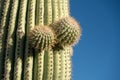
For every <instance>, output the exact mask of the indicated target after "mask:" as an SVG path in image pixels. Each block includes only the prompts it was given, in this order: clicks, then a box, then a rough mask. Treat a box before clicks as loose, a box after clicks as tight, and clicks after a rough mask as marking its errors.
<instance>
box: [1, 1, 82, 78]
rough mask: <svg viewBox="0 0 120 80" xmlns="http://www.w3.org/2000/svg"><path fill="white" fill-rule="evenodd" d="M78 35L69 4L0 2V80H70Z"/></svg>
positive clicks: (66, 2) (59, 2) (77, 26)
mask: <svg viewBox="0 0 120 80" xmlns="http://www.w3.org/2000/svg"><path fill="white" fill-rule="evenodd" d="M80 34H81V29H80V26H79V24H78V23H77V22H76V20H75V19H73V18H72V17H71V16H70V13H69V0H0V65H2V66H0V80H2V79H3V80H71V75H72V73H71V67H72V64H71V56H72V46H73V45H74V44H75V43H76V42H77V41H78V39H79V37H80Z"/></svg>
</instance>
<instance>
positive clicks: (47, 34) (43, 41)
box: [28, 26, 55, 50]
mask: <svg viewBox="0 0 120 80" xmlns="http://www.w3.org/2000/svg"><path fill="white" fill-rule="evenodd" d="M28 38H29V41H30V45H31V47H33V48H35V49H37V50H43V49H45V48H49V47H51V46H53V44H54V42H55V41H54V40H55V36H54V33H53V31H52V30H51V29H50V28H49V27H48V26H36V27H35V28H34V29H33V30H31V31H30V33H29V36H28Z"/></svg>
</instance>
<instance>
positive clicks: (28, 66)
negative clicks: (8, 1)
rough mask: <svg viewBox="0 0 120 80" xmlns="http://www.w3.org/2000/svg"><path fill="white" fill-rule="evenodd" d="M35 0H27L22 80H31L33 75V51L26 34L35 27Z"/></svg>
mask: <svg viewBox="0 0 120 80" xmlns="http://www.w3.org/2000/svg"><path fill="white" fill-rule="evenodd" d="M35 2H36V1H35V0H28V10H27V11H28V12H27V27H26V44H25V64H24V78H23V79H24V80H32V79H33V77H32V73H33V71H32V70H33V51H32V49H31V47H30V45H29V42H28V33H29V32H30V30H31V29H33V28H34V26H35Z"/></svg>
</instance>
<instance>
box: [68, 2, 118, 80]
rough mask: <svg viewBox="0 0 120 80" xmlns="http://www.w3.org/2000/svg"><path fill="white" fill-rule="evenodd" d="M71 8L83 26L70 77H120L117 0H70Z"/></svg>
mask: <svg viewBox="0 0 120 80" xmlns="http://www.w3.org/2000/svg"><path fill="white" fill-rule="evenodd" d="M70 9H71V15H72V16H73V17H74V18H76V20H78V21H79V22H80V24H81V27H82V37H81V40H80V41H79V43H78V44H77V45H76V46H75V47H74V55H73V57H72V61H73V63H72V65H73V72H72V73H73V74H72V78H73V80H120V0H70Z"/></svg>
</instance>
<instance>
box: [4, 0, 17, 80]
mask: <svg viewBox="0 0 120 80" xmlns="http://www.w3.org/2000/svg"><path fill="white" fill-rule="evenodd" d="M18 3H19V1H18V0H12V1H11V11H10V21H9V25H8V36H7V44H6V55H5V77H4V80H10V79H12V77H13V76H12V74H13V68H12V67H13V66H14V65H13V64H14V62H13V59H14V48H15V42H14V41H15V39H14V36H15V34H14V30H15V22H16V16H17V9H18Z"/></svg>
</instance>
